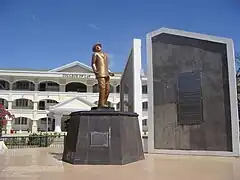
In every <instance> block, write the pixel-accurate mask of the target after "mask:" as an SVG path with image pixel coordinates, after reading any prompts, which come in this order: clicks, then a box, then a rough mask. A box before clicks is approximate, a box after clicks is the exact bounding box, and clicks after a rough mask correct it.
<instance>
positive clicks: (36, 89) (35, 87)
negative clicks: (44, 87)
mask: <svg viewBox="0 0 240 180" xmlns="http://www.w3.org/2000/svg"><path fill="white" fill-rule="evenodd" d="M34 91H38V83H34Z"/></svg>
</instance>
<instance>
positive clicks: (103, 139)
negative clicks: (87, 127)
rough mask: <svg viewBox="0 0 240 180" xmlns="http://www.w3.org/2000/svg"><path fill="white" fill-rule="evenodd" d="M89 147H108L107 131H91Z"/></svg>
mask: <svg viewBox="0 0 240 180" xmlns="http://www.w3.org/2000/svg"><path fill="white" fill-rule="evenodd" d="M90 141H91V142H90V147H108V146H109V133H108V132H97V131H94V132H91V133H90Z"/></svg>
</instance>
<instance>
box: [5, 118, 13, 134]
mask: <svg viewBox="0 0 240 180" xmlns="http://www.w3.org/2000/svg"><path fill="white" fill-rule="evenodd" d="M11 129H12V118H8V117H7V124H6V130H7V134H10V133H11Z"/></svg>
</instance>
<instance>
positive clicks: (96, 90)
mask: <svg viewBox="0 0 240 180" xmlns="http://www.w3.org/2000/svg"><path fill="white" fill-rule="evenodd" d="M92 90H93V93H98V92H99V89H98V84H94V85H93V89H92Z"/></svg>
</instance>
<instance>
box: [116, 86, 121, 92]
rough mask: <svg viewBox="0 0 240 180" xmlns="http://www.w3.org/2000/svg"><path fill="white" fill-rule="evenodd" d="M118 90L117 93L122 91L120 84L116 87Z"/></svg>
mask: <svg viewBox="0 0 240 180" xmlns="http://www.w3.org/2000/svg"><path fill="white" fill-rule="evenodd" d="M116 92H117V93H120V85H118V86H117V87H116Z"/></svg>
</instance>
